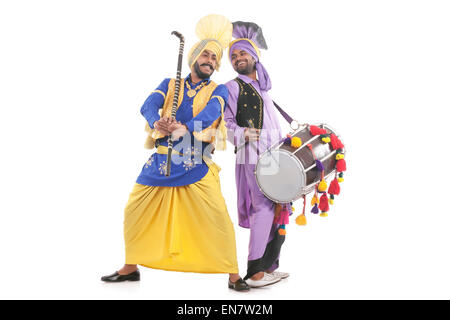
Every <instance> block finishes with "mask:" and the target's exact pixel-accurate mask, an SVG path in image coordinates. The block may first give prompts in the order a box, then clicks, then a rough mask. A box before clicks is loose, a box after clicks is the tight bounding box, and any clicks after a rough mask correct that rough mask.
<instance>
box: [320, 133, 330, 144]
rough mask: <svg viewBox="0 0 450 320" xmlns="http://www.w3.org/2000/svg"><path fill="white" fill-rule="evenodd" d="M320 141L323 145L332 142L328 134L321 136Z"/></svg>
mask: <svg viewBox="0 0 450 320" xmlns="http://www.w3.org/2000/svg"><path fill="white" fill-rule="evenodd" d="M320 139H321V140H322V142H323V143H329V142H330V141H331V139H330V136H329V135H328V134H321V135H320Z"/></svg>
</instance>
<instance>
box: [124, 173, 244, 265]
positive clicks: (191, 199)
mask: <svg viewBox="0 0 450 320" xmlns="http://www.w3.org/2000/svg"><path fill="white" fill-rule="evenodd" d="M219 170H220V169H219V168H218V167H217V166H216V165H215V164H212V165H211V164H209V170H208V173H207V174H206V175H205V176H204V177H203V178H202V179H201V180H200V181H197V182H196V183H193V184H190V185H187V186H181V187H153V186H145V185H141V184H138V183H136V184H135V186H134V188H133V191H132V192H131V194H130V198H129V200H128V203H127V205H126V208H125V221H124V236H125V251H126V264H139V265H142V266H145V267H149V268H154V269H163V270H170V271H184V272H201V273H238V264H237V258H236V240H235V235H234V228H233V224H232V222H231V219H230V217H229V215H228V211H227V207H226V204H225V200H224V198H223V196H222V192H221V190H220V181H219V174H218V171H219Z"/></svg>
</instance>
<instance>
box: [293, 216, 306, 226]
mask: <svg viewBox="0 0 450 320" xmlns="http://www.w3.org/2000/svg"><path fill="white" fill-rule="evenodd" d="M295 223H296V224H298V225H299V226H306V216H305V215H304V214H300V215H299V216H298V217H297V219H295Z"/></svg>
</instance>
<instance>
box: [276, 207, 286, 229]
mask: <svg viewBox="0 0 450 320" xmlns="http://www.w3.org/2000/svg"><path fill="white" fill-rule="evenodd" d="M275 223H276V224H280V225H284V224H289V210H287V208H286V207H283V209H282V210H281V212H280V214H279V215H278V218H277V219H275Z"/></svg>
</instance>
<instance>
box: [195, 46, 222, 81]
mask: <svg viewBox="0 0 450 320" xmlns="http://www.w3.org/2000/svg"><path fill="white" fill-rule="evenodd" d="M216 67H217V57H216V55H215V53H213V52H212V51H209V50H203V52H202V54H201V55H200V57H198V59H197V61H195V63H194V70H195V73H197V75H198V77H199V78H200V79H206V78H209V77H211V75H212V74H213V72H214V70H215V69H216Z"/></svg>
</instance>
